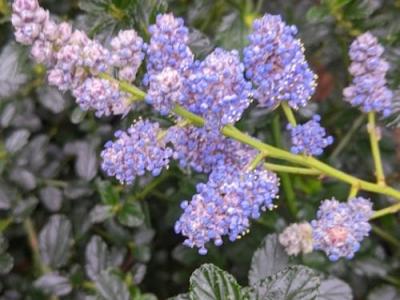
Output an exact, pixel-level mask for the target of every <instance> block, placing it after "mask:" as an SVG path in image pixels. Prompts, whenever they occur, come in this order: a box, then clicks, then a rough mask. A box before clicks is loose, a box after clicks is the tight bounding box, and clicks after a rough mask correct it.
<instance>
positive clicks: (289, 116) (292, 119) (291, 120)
mask: <svg viewBox="0 0 400 300" xmlns="http://www.w3.org/2000/svg"><path fill="white" fill-rule="evenodd" d="M281 107H282V110H283V112H284V113H285V116H286V119H287V120H288V122H289V123H290V125H292V126H297V122H296V117H295V116H294V114H293V111H292V109H291V108H290V106H289V104H288V103H287V102H286V101H282V102H281Z"/></svg>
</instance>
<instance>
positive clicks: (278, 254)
mask: <svg viewBox="0 0 400 300" xmlns="http://www.w3.org/2000/svg"><path fill="white" fill-rule="evenodd" d="M288 260H289V257H288V255H287V254H286V252H285V250H284V248H283V247H282V245H281V244H280V243H279V241H278V235H277V234H270V235H267V236H266V237H265V238H264V240H263V241H262V242H261V245H260V247H259V248H258V249H257V250H256V251H255V252H254V254H253V258H252V260H251V267H250V271H249V283H250V284H251V285H253V284H256V283H257V282H259V281H260V280H264V279H265V278H267V277H268V276H271V275H273V274H275V273H277V272H279V271H281V270H283V269H284V268H285V267H286V266H287V264H288Z"/></svg>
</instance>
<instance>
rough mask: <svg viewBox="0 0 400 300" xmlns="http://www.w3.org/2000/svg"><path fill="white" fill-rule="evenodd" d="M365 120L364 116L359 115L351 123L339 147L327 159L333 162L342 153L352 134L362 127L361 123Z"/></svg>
mask: <svg viewBox="0 0 400 300" xmlns="http://www.w3.org/2000/svg"><path fill="white" fill-rule="evenodd" d="M364 119H365V115H364V114H362V115H360V116H359V117H358V118H357V119H356V120H355V121H354V123H353V125H352V126H351V128H350V130H349V131H348V132H347V133H346V135H345V136H344V137H343V138H342V139H341V140H340V143H339V145H338V146H337V147H336V148H335V150H334V151H333V152H332V155H331V156H330V157H329V159H331V160H334V159H336V158H337V157H338V156H339V154H340V153H341V152H342V151H343V149H344V148H345V147H346V145H347V144H348V143H350V141H351V138H352V136H353V135H354V133H355V132H356V131H357V130H358V129H359V128H360V126H361V125H362V123H363V121H364Z"/></svg>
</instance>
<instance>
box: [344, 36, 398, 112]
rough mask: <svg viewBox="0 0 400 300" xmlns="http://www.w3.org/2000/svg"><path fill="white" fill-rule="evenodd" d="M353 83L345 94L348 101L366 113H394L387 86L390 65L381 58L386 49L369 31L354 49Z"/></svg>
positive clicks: (352, 45)
mask: <svg viewBox="0 0 400 300" xmlns="http://www.w3.org/2000/svg"><path fill="white" fill-rule="evenodd" d="M349 54H350V58H351V61H352V63H351V65H350V68H349V72H350V74H351V75H353V77H354V78H353V82H352V84H351V85H350V86H349V87H347V88H345V89H344V91H343V94H344V97H345V101H347V102H349V103H351V105H353V106H359V107H360V108H361V110H362V111H363V112H371V111H376V112H380V113H382V114H383V115H384V116H388V115H389V114H390V113H391V111H392V98H393V93H392V91H391V90H389V89H388V88H387V86H386V79H385V76H386V72H387V71H388V69H389V65H388V63H387V62H386V61H385V60H384V59H383V58H382V57H381V56H382V54H383V47H382V46H381V45H380V44H379V43H378V40H377V39H376V37H374V36H373V35H372V34H371V33H369V32H366V33H364V34H362V35H360V36H359V37H358V38H357V39H356V40H354V42H353V43H352V44H351V47H350V51H349Z"/></svg>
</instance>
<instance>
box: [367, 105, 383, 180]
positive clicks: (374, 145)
mask: <svg viewBox="0 0 400 300" xmlns="http://www.w3.org/2000/svg"><path fill="white" fill-rule="evenodd" d="M368 134H369V140H370V142H371V151H372V156H373V158H374V164H375V175H376V180H377V182H378V184H380V185H385V175H384V173H383V166H382V158H381V153H380V149H379V139H380V137H379V134H378V128H377V127H376V114H375V112H369V113H368Z"/></svg>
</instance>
